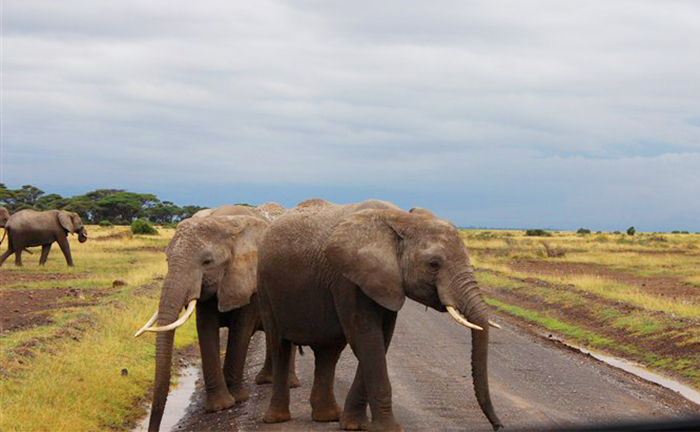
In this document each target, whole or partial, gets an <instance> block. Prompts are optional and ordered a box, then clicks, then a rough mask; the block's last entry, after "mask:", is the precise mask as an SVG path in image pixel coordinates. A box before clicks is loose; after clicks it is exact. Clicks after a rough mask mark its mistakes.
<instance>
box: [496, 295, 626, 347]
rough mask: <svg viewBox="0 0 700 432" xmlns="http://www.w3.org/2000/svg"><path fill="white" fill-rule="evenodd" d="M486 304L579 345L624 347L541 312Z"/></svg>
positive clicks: (501, 303)
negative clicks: (558, 334)
mask: <svg viewBox="0 0 700 432" xmlns="http://www.w3.org/2000/svg"><path fill="white" fill-rule="evenodd" d="M486 303H488V304H489V305H491V306H494V307H496V308H498V309H499V310H502V311H503V312H506V313H507V314H510V315H513V316H516V317H518V318H522V319H524V320H526V321H529V322H532V323H535V324H539V325H540V326H542V327H544V328H546V329H547V330H551V331H554V332H557V333H560V334H562V335H564V336H566V337H568V338H570V339H573V340H575V341H576V342H578V343H583V344H585V345H588V346H591V347H595V348H601V349H603V348H610V347H613V346H614V347H616V348H617V349H621V348H623V347H624V346H620V345H619V344H618V343H616V342H615V341H613V340H612V339H609V338H606V337H604V336H600V335H598V334H595V333H592V332H590V331H587V330H584V329H582V328H580V327H578V326H575V325H573V324H569V323H566V322H563V321H560V320H558V319H556V318H551V317H548V316H546V315H543V314H541V313H539V312H536V311H531V310H527V309H523V308H521V307H518V306H515V305H511V304H507V303H503V302H501V301H498V300H495V299H488V298H487V299H486ZM624 349H631V348H629V347H625V348H624Z"/></svg>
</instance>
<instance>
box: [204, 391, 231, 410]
mask: <svg viewBox="0 0 700 432" xmlns="http://www.w3.org/2000/svg"><path fill="white" fill-rule="evenodd" d="M235 404H236V399H234V398H233V396H231V395H230V394H229V392H228V390H224V391H221V392H217V393H214V394H207V400H206V403H205V404H204V410H205V411H206V412H208V413H212V412H217V411H222V410H225V409H227V408H231V407H232V406H233V405H235Z"/></svg>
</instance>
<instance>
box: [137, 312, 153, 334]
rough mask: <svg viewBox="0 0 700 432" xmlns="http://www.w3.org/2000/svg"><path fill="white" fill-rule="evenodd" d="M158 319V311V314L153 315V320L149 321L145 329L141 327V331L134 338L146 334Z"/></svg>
mask: <svg viewBox="0 0 700 432" xmlns="http://www.w3.org/2000/svg"><path fill="white" fill-rule="evenodd" d="M156 319H158V311H156V313H154V314H153V316H152V317H151V319H149V320H148V322H147V323H146V324H145V325H144V326H143V327H141V330H139V331H137V332H136V334H135V335H134V337H139V336H141V335H142V334H144V333H145V332H146V329H147V328H149V327H150V326H152V325H153V323H154V322H156Z"/></svg>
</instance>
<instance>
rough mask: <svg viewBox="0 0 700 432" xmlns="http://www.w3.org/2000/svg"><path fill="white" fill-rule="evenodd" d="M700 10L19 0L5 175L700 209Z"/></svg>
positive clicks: (560, 215)
mask: <svg viewBox="0 0 700 432" xmlns="http://www.w3.org/2000/svg"><path fill="white" fill-rule="evenodd" d="M698 18H700V7H699V6H697V4H696V3H695V2H691V1H634V2H631V1H623V2H604V1H594V2H565V3H561V2H556V1H544V0H543V1H536V2H527V3H523V2H512V1H496V2H486V1H469V2H451V1H444V2H438V3H435V2H433V3H431V4H430V6H427V5H426V4H425V3H424V2H421V3H418V2H413V1H409V2H395V1H389V2H379V3H377V2H359V3H358V2H352V3H341V4H338V3H336V2H316V1H288V2H277V1H261V2H254V3H237V2H224V1H216V2H214V1H212V2H199V3H196V4H195V3H191V2H189V3H188V2H180V1H174V2H168V3H167V4H164V3H160V2H149V1H146V2H142V1H124V2H119V3H110V4H107V3H103V2H93V1H87V0H82V1H75V0H71V1H66V2H53V1H34V0H23V1H22V2H12V3H11V4H8V5H6V6H5V16H4V20H5V26H4V50H5V53H4V61H3V72H4V88H3V105H4V113H3V116H4V118H3V123H4V125H3V129H4V131H3V137H4V140H3V155H4V156H3V157H4V159H3V166H2V167H1V168H2V176H1V177H2V179H1V180H2V181H4V182H7V183H10V184H13V183H32V182H34V183H40V182H41V183H42V184H44V185H50V186H51V187H52V190H53V188H55V189H60V188H67V189H75V188H76V187H78V186H80V185H86V186H87V183H88V182H86V180H85V179H86V178H90V182H91V183H90V185H92V184H99V185H103V186H109V187H122V185H124V187H126V186H129V187H131V186H133V187H136V186H139V185H142V186H141V187H139V188H138V189H139V190H148V189H149V185H153V186H154V187H163V188H165V187H168V186H167V185H170V184H177V183H182V184H184V183H196V182H201V184H202V185H207V187H211V185H212V184H218V185H235V184H240V183H241V182H245V183H249V184H260V185H275V184H287V185H289V184H294V185H297V186H298V187H299V188H300V189H302V190H308V191H316V190H319V189H318V188H317V186H318V185H319V184H323V185H326V186H328V187H331V188H336V189H337V190H340V188H343V190H347V189H353V188H355V189H354V190H357V191H359V190H362V191H367V190H371V188H372V187H373V186H372V185H375V186H376V185H381V187H382V190H383V191H385V192H386V193H388V194H396V196H395V197H394V196H386V197H384V198H388V199H392V198H395V199H397V200H405V201H406V202H409V201H410V200H411V197H413V198H414V199H415V200H424V201H425V202H426V203H427V204H431V203H432V204H431V205H432V206H433V208H436V210H437V211H440V210H441V209H443V210H444V211H445V214H449V215H451V217H454V218H455V220H456V221H457V222H459V223H461V222H462V221H467V220H472V218H473V217H478V218H481V219H482V220H489V219H490V220H500V222H499V223H503V224H510V225H511V226H512V225H517V223H516V222H517V218H518V217H520V218H521V220H525V219H526V218H527V217H529V216H526V215H527V214H531V215H532V218H535V217H536V216H537V215H538V213H537V210H538V209H542V206H543V205H548V207H547V211H546V215H547V217H549V218H551V223H552V225H554V224H562V225H565V224H566V223H567V221H573V220H578V219H585V218H589V219H591V220H593V219H595V220H599V219H600V221H601V223H602V221H603V220H604V219H605V220H610V219H615V218H623V217H624V216H625V214H627V213H629V212H632V211H635V212H642V213H650V214H648V215H645V216H644V217H646V218H647V219H646V220H648V221H649V222H648V223H649V224H650V226H652V225H653V223H657V224H661V223H662V222H658V221H660V220H662V219H663V220H668V221H673V220H678V221H681V220H682V221H685V222H683V223H690V222H688V221H690V219H688V218H687V215H689V214H695V215H697V208H696V207H693V206H696V203H693V202H689V200H687V199H685V198H684V195H683V194H685V193H688V191H689V190H691V188H698V187H700V184H699V181H698V178H697V176H694V175H693V174H692V172H693V169H694V168H693V165H691V163H695V162H697V156H698V154H700V128H698V127H697V124H696V123H697V121H696V120H697V119H698V118H700V102H698V101H700V82H699V81H698V80H699V79H698V76H700V75H698V73H697V71H698V70H700V57H699V56H697V52H699V51H700V28H699V27H698V26H697V22H698ZM64 166H70V167H71V169H70V171H69V172H68V174H67V173H66V170H65V169H64V168H63V167H64ZM696 166H697V165H696ZM640 172H643V173H644V175H643V176H640V175H639V173H640ZM45 187H47V186H45ZM222 187H223V186H222ZM260 190H261V191H262V189H260ZM268 190H272V189H268ZM397 191H400V192H397ZM430 191H433V195H434V198H431V194H430ZM411 194H413V195H411ZM343 196H351V194H350V193H348V194H346V195H343ZM353 196H354V195H353ZM450 196H453V197H466V198H465V199H464V200H463V201H460V203H458V204H453V203H451V202H450V199H449V197H450ZM522 197H526V198H522ZM542 197H544V198H542ZM275 198H276V197H270V199H275ZM329 198H332V197H329ZM467 198H469V199H467ZM455 199H457V198H455ZM431 200H432V201H431ZM528 200H530V202H528ZM479 203H481V204H482V205H483V206H484V207H485V208H483V209H478V208H472V207H471V206H472V205H476V206H477V207H478V204H479ZM641 203H645V205H646V206H647V208H646V212H645V211H644V208H645V207H644V206H643V205H642V204H641ZM418 204H420V203H416V205H418ZM649 208H653V210H649ZM518 209H520V210H518ZM528 212H529V213H528ZM693 212H695V213H693ZM505 215H512V217H513V219H512V220H510V219H508V218H507V217H506V216H505ZM499 217H500V218H501V219H498V218H499ZM674 218H675V219H674ZM696 220H698V219H696ZM654 221H656V222H654ZM511 222H512V223H511ZM570 223H574V222H570ZM669 223H671V222H669ZM679 223H680V222H679ZM695 224H697V222H695Z"/></svg>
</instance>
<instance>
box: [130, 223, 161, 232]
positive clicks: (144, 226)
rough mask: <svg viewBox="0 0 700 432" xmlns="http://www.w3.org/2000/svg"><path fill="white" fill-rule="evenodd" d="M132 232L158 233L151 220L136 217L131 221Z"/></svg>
mask: <svg viewBox="0 0 700 432" xmlns="http://www.w3.org/2000/svg"><path fill="white" fill-rule="evenodd" d="M131 232H133V233H134V234H158V231H157V230H156V229H155V227H154V226H153V224H152V223H151V221H149V220H148V219H136V220H135V221H133V222H132V223H131Z"/></svg>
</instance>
